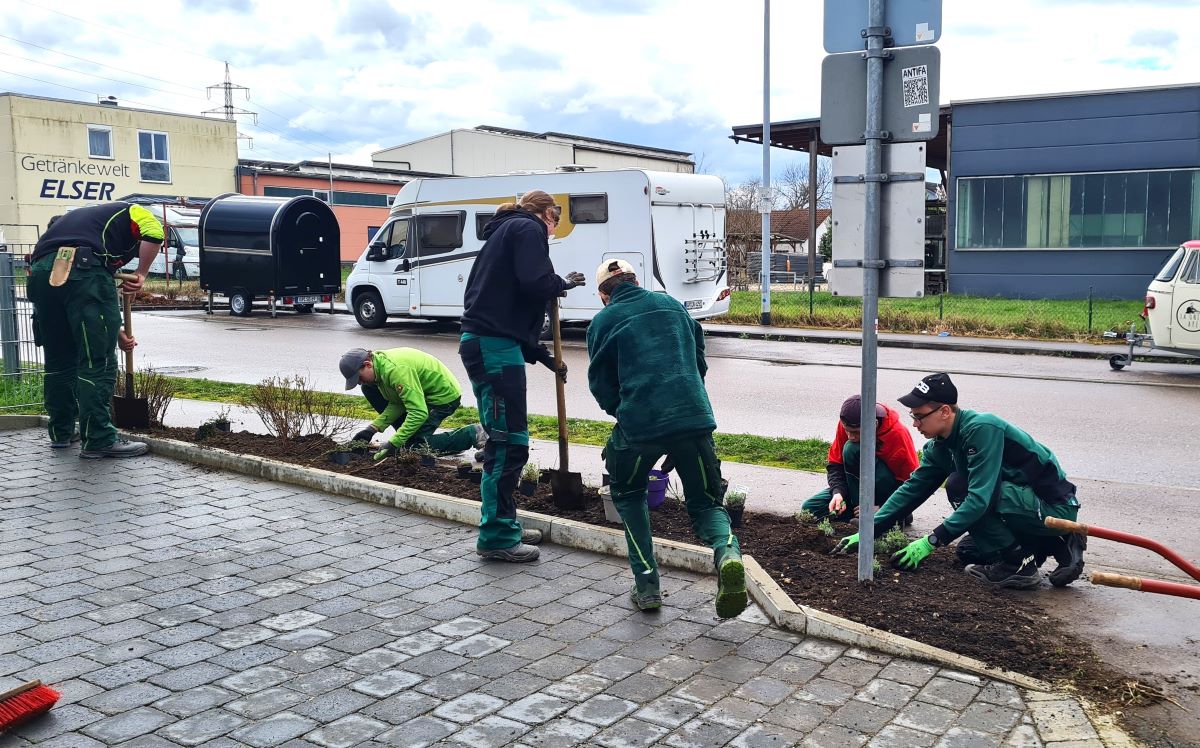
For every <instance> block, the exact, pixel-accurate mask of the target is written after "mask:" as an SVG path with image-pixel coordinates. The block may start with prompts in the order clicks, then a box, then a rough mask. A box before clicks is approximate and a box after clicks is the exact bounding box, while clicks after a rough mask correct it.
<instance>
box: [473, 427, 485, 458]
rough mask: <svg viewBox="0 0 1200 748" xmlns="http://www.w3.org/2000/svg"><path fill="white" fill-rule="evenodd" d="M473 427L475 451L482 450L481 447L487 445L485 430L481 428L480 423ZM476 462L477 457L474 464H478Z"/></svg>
mask: <svg viewBox="0 0 1200 748" xmlns="http://www.w3.org/2000/svg"><path fill="white" fill-rule="evenodd" d="M474 426H475V449H483V445H485V444H487V440H488V432H487V429H485V428H484V427H483V424H482V423H476V424H474ZM478 461H479V459H478V457H477V458H476V462H478Z"/></svg>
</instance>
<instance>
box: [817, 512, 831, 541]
mask: <svg viewBox="0 0 1200 748" xmlns="http://www.w3.org/2000/svg"><path fill="white" fill-rule="evenodd" d="M817 530H818V531H819V532H820V533H821V534H822V535H828V536H829V537H833V533H834V529H833V523H832V522H830V521H829V518H828V517H826V518H825V519H823V520H821V521H820V522H819V523H818V524H817Z"/></svg>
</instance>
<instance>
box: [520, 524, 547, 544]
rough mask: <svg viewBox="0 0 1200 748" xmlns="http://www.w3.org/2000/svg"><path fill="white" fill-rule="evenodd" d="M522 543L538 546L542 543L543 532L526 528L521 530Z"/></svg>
mask: <svg viewBox="0 0 1200 748" xmlns="http://www.w3.org/2000/svg"><path fill="white" fill-rule="evenodd" d="M521 542H522V543H524V544H525V545H538V544H539V543H541V542H542V531H541V530H534V529H531V528H528V527H527V528H524V529H523V530H521Z"/></svg>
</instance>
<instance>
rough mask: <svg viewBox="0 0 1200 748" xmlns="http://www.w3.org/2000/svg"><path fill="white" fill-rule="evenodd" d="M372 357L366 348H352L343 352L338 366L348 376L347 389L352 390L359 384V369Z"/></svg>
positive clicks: (343, 374)
mask: <svg viewBox="0 0 1200 748" xmlns="http://www.w3.org/2000/svg"><path fill="white" fill-rule="evenodd" d="M370 357H371V352H370V351H368V350H367V349H366V348H351V349H350V350H348V351H346V352H345V353H343V354H342V360H341V361H340V362H339V363H338V368H340V369H341V370H342V376H343V377H345V378H346V389H348V390H352V389H354V388H355V387H357V386H358V371H359V369H361V368H362V365H363V364H364V363H365V362H366V360H367V359H368V358H370Z"/></svg>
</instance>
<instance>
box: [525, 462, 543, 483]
mask: <svg viewBox="0 0 1200 748" xmlns="http://www.w3.org/2000/svg"><path fill="white" fill-rule="evenodd" d="M541 477H542V469H541V468H540V467H538V464H537V463H536V462H527V463H525V467H523V468H521V480H523V481H528V482H530V483H537V482H538V478H541Z"/></svg>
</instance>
